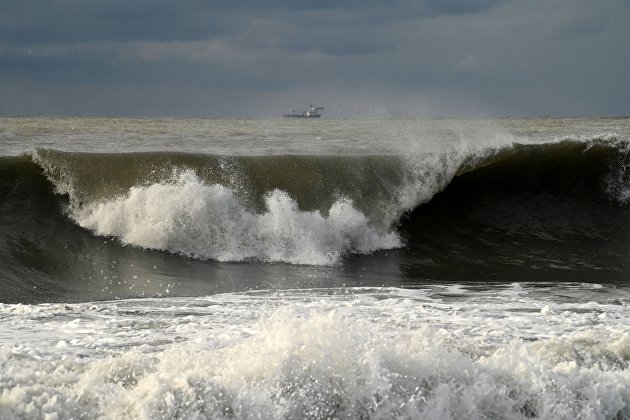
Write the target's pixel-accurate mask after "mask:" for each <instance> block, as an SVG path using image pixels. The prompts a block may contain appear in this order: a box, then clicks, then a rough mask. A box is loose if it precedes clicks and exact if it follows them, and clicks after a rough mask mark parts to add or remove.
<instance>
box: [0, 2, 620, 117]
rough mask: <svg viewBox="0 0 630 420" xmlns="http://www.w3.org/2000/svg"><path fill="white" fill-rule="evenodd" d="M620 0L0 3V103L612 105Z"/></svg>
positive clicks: (615, 103) (588, 109)
mask: <svg viewBox="0 0 630 420" xmlns="http://www.w3.org/2000/svg"><path fill="white" fill-rule="evenodd" d="M629 22H630V3H629V2H628V1H621V0H619V1H615V0H605V1H601V2H591V1H586V0H547V1H543V0H532V1H528V2H520V1H508V0H506V1H492V0H476V1H475V0H471V1H457V0H448V1H437V0H431V1H429V0H426V1H402V0H395V1H392V2H380V1H372V0H368V1H358V0H349V1H328V0H323V1H319V2H313V1H301V0H299V1H238V2H236V1H227V0H224V1H202V0H184V1H178V2H172V1H168V2H167V1H148V0H140V1H134V2H126V1H125V2H123V1H114V0H112V1H107V2H105V1H85V0H82V1H79V0H66V1H64V0H59V1H56V2H55V1H29V0H27V1H20V2H8V1H0V96H1V98H0V113H2V114H5V115H16V114H19V115H22V114H27V115H30V114H53V115H60V114H61V115H64V114H69V115H133V116H136V115H191V116H253V117H275V116H278V115H279V114H280V113H281V112H282V111H284V110H285V108H288V107H293V106H300V105H302V104H306V103H307V102H319V103H323V104H326V106H327V116H333V117H335V116H336V117H398V116H401V117H408V116H432V115H438V116H461V115H464V116H471V115H472V116H475V115H479V116H486V115H627V114H628V113H630V111H629V109H630V95H627V92H630V78H628V77H627V75H628V74H630V48H629V47H628V46H627V40H628V39H630V24H629Z"/></svg>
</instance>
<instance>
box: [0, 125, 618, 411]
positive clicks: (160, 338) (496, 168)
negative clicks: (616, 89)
mask: <svg viewBox="0 0 630 420" xmlns="http://www.w3.org/2000/svg"><path fill="white" fill-rule="evenodd" d="M629 154H630V118H627V117H626V118H570V119H554V118H531V119H470V120H457V119H435V120H364V121H359V120H327V119H321V120H280V119H278V120H243V119H106V118H0V418H2V419H13V418H42V419H48V420H53V419H80V418H86V419H93V418H112V419H120V418H133V419H136V418H140V419H161V418H164V419H171V418H186V419H189V418H192V419H205V418H207V419H218V418H239V419H248V418H255V419H259V418H262V419H328V418H331V419H332V418H339V419H357V418H363V419H390V418H401V419H402V418H409V419H418V418H427V419H437V418H439V419H477V418H480V419H481V418H493V419H524V418H536V419H538V418H540V419H628V418H630V156H629Z"/></svg>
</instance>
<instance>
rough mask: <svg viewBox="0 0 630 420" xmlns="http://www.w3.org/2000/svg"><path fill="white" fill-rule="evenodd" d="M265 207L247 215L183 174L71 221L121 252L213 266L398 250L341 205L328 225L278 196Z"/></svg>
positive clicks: (392, 239) (91, 207)
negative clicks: (125, 247)
mask: <svg viewBox="0 0 630 420" xmlns="http://www.w3.org/2000/svg"><path fill="white" fill-rule="evenodd" d="M264 200H265V211H264V212H261V213H255V212H252V211H250V210H248V209H247V208H246V206H244V205H243V204H242V203H241V201H240V200H239V198H238V197H237V196H236V195H235V193H234V192H233V191H232V190H231V189H229V188H226V187H225V186H223V185H220V184H213V185H205V184H204V183H203V181H201V180H200V179H199V177H198V176H197V175H196V174H194V173H193V172H191V171H184V172H181V173H180V174H178V175H177V176H176V178H175V179H173V180H171V181H170V182H161V183H155V184H151V185H148V186H138V187H132V188H131V189H130V190H129V192H128V193H127V194H126V195H125V196H122V197H118V198H115V199H112V200H107V201H102V202H98V203H88V204H85V205H83V206H80V207H78V208H76V209H74V210H72V211H71V216H72V218H73V219H74V220H75V221H76V222H77V223H78V224H79V225H81V226H83V227H85V228H88V229H90V230H92V231H94V232H95V233H97V234H99V235H106V236H115V237H118V238H120V240H121V241H123V242H124V243H127V244H131V245H136V246H141V247H144V248H149V249H158V250H163V251H168V252H172V253H177V254H181V255H186V256H190V257H195V258H202V259H215V260H218V261H243V260H261V261H267V262H287V263H292V264H314V265H330V264H335V263H337V262H338V261H339V259H340V258H341V257H342V256H343V255H345V254H347V253H370V252H373V251H375V250H378V249H390V248H396V247H400V246H401V245H402V243H401V239H400V237H399V236H398V234H397V233H395V232H393V231H389V232H382V231H379V230H376V229H375V228H373V227H371V226H370V224H369V223H368V219H367V218H366V217H365V215H364V214H363V213H361V212H360V211H359V210H357V209H356V208H355V207H354V206H353V203H352V201H351V200H349V199H347V198H340V199H338V200H337V201H335V202H334V203H333V204H332V206H331V207H330V209H329V211H328V216H327V217H325V216H323V215H322V214H321V213H320V212H319V211H301V210H300V209H299V208H298V203H297V202H296V201H295V200H293V199H292V198H291V197H290V196H289V195H288V194H287V193H286V192H284V191H281V190H278V189H274V190H272V191H270V192H268V193H267V194H266V195H265V197H264Z"/></svg>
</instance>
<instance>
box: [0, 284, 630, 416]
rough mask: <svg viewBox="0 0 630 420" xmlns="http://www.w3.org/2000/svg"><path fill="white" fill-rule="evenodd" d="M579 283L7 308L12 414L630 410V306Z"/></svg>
mask: <svg viewBox="0 0 630 420" xmlns="http://www.w3.org/2000/svg"><path fill="white" fill-rule="evenodd" d="M574 286H575V287H574V290H572V286H571V285H565V286H563V287H558V290H557V293H558V296H559V298H558V299H553V298H549V297H544V296H543V297H541V296H539V295H540V294H541V286H540V285H536V286H535V287H532V288H527V289H525V288H522V287H521V286H520V285H515V286H513V287H511V288H508V289H507V290H505V291H504V292H497V291H496V290H490V291H487V292H483V291H478V292H476V294H469V293H467V291H466V290H465V289H464V288H452V287H451V288H449V287H435V288H434V289H435V290H433V291H431V290H401V289H347V290H345V291H344V290H337V291H333V290H297V291H290V290H285V291H280V292H276V293H270V292H260V291H259V292H255V293H251V294H232V295H230V294H228V295H215V296H212V297H205V298H169V299H142V300H130V301H118V302H100V303H94V304H76V305H75V304H63V305H55V304H49V305H38V306H27V307H20V308H16V305H0V326H2V331H6V332H7V333H8V334H4V335H0V368H1V369H2V372H3V375H1V376H0V390H1V391H0V417H2V418H21V417H30V418H32V417H36V418H56V417H55V416H58V415H60V416H62V417H68V418H70V417H72V418H139V419H145V418H146V419H149V418H244V419H248V418H252V419H253V418H264V419H280V418H287V419H289V418H306V419H309V418H310V419H321V418H366V419H368V418H374V419H382V418H401V419H405V418H409V419H411V418H414V419H416V418H417V419H424V418H426V419H434V418H441V419H461V418H509V419H522V418H541V419H576V418H579V419H605V418H627V417H628V416H630V411H629V408H628V407H630V393H629V391H628V390H630V375H629V372H630V371H629V369H628V360H629V357H630V353H629V352H628V348H629V346H630V330H629V329H628V305H627V303H624V304H618V303H606V302H600V303H596V302H586V303H585V302H582V301H580V299H577V300H576V299H575V298H576V296H580V294H582V295H583V294H584V293H589V292H590V293H592V294H595V293H597V291H595V290H590V291H589V290H588V289H589V286H588V285H574ZM482 290H483V289H482ZM567 295H569V296H570V300H572V301H571V302H566V300H567V299H569V297H568V296H567ZM604 296H605V295H604ZM445 300H447V301H445ZM557 300H560V301H564V302H563V303H562V302H558V301H557ZM545 308H546V309H545ZM17 331H20V334H21V341H20V342H19V343H17V342H15V340H14V339H12V338H11V337H9V334H14V333H15V332H17Z"/></svg>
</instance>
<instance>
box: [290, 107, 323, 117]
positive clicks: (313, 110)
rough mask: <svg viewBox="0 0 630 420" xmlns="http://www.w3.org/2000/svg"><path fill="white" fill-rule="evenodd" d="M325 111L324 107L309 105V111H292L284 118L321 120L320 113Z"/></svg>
mask: <svg viewBox="0 0 630 420" xmlns="http://www.w3.org/2000/svg"><path fill="white" fill-rule="evenodd" d="M323 110H324V107H323V106H314V105H309V106H308V109H307V110H306V111H302V112H300V111H295V110H293V109H290V110H289V113H288V114H284V115H283V117H284V118H319V117H321V116H322V114H320V113H319V111H323Z"/></svg>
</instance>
